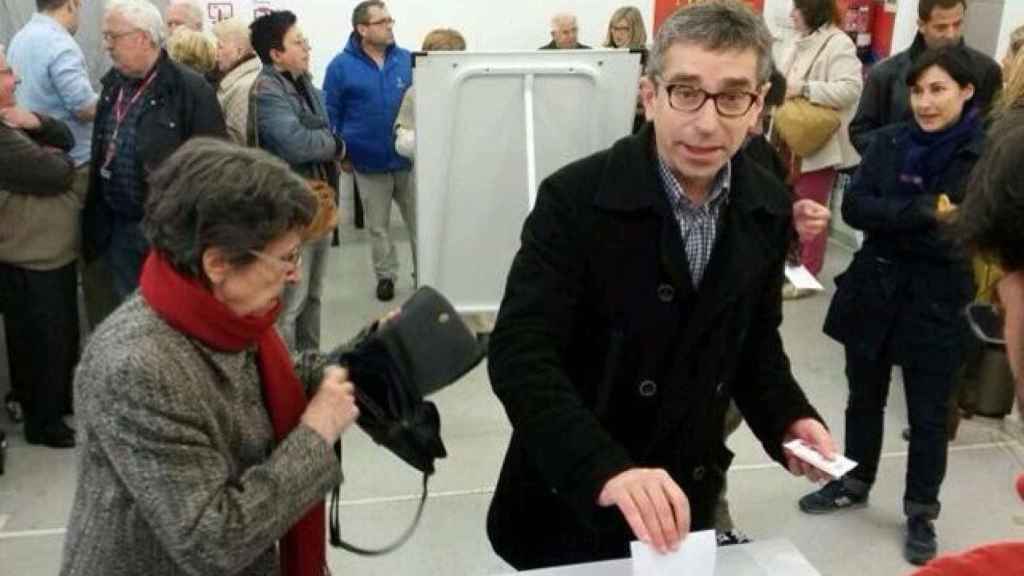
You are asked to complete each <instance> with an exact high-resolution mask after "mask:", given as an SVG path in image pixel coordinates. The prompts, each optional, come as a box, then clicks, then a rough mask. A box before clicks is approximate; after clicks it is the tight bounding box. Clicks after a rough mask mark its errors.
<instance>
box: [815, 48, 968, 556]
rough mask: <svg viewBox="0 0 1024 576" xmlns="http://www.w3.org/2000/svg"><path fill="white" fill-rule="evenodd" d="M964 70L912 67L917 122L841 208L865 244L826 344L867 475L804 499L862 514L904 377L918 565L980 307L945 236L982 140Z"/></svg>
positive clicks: (879, 143) (847, 275)
mask: <svg viewBox="0 0 1024 576" xmlns="http://www.w3.org/2000/svg"><path fill="white" fill-rule="evenodd" d="M969 62H970V60H969V59H968V57H967V55H966V54H964V53H963V52H962V49H961V48H957V47H949V48H942V49H937V50H929V51H926V52H924V53H922V54H921V55H920V56H919V57H918V58H917V59H916V60H915V61H914V63H913V65H912V66H911V69H910V71H909V72H908V74H907V79H906V81H907V86H908V87H909V89H910V107H911V110H912V112H913V118H912V119H909V120H908V121H906V122H903V123H900V124H894V125H891V126H888V127H886V128H883V129H882V130H880V131H879V137H878V138H877V139H876V140H875V143H874V144H873V145H872V147H871V148H870V149H869V151H868V153H867V155H866V156H865V157H864V160H863V162H862V163H861V165H860V168H859V169H858V171H857V173H856V174H855V175H854V178H853V182H852V183H851V185H850V187H849V189H848V190H847V192H846V196H845V198H844V199H843V206H842V213H843V219H844V220H846V222H847V223H848V224H850V226H852V227H854V228H856V229H858V230H862V231H863V232H864V243H863V246H862V247H861V249H860V250H859V251H858V252H857V253H856V254H855V255H854V258H853V261H852V262H851V263H850V267H849V268H847V270H846V271H845V272H844V273H842V274H840V275H839V276H837V277H836V287H837V289H836V294H835V297H834V299H833V300H832V303H831V305H830V307H829V311H828V316H827V318H826V320H825V333H826V334H828V335H829V336H831V337H832V338H834V339H836V340H837V341H839V342H840V343H842V344H843V345H844V347H845V349H846V377H847V381H848V383H849V387H850V395H849V399H848V401H847V406H846V455H847V456H848V457H850V458H852V459H853V460H855V461H857V462H859V464H860V465H859V466H857V468H855V469H854V470H853V471H851V472H850V473H849V474H847V475H846V476H845V477H843V478H841V479H839V480H836V481H833V482H830V483H829V484H827V485H825V486H824V487H823V488H822V489H820V490H818V491H817V492H814V493H811V494H809V495H807V496H805V497H804V498H802V499H801V500H800V509H801V510H803V511H804V512H806V513H809V514H825V513H829V512H834V511H837V510H840V509H843V508H856V507H864V506H866V505H867V502H868V493H869V491H870V490H871V486H872V484H874V481H875V476H876V473H877V471H878V460H879V456H880V454H881V450H882V435H883V430H882V426H883V420H884V411H885V404H886V398H887V396H888V392H889V382H890V379H891V374H892V368H893V366H894V365H898V366H900V367H901V368H902V371H903V381H904V390H905V393H906V396H907V409H908V412H909V419H910V454H909V458H908V461H907V475H906V487H905V491H904V494H903V510H904V513H905V514H906V517H907V523H906V526H905V530H904V538H905V539H904V556H905V557H906V559H907V560H908V561H909V562H911V563H914V564H924V563H926V562H927V561H928V560H930V559H931V558H933V557H934V556H935V554H936V539H935V528H934V521H935V519H936V518H938V515H939V509H940V504H939V487H940V486H941V485H942V480H943V478H944V476H945V474H946V448H947V443H948V439H947V431H946V426H947V418H946V416H947V411H948V402H949V397H950V392H951V391H952V389H953V387H954V384H955V381H956V373H957V369H958V368H959V366H960V363H961V356H962V353H963V348H964V345H965V339H966V335H967V333H966V329H965V327H964V324H963V320H962V315H961V311H962V310H963V308H964V306H965V305H966V304H967V303H968V302H969V301H970V299H971V297H972V296H973V287H972V277H971V271H970V267H969V262H968V260H967V258H966V256H965V255H964V254H962V253H961V252H960V251H958V250H957V249H956V247H955V245H954V244H953V242H952V241H951V240H950V239H949V237H948V235H947V234H946V231H945V226H944V221H945V220H947V219H948V217H949V215H951V214H953V213H954V212H955V210H956V206H957V205H959V204H960V203H961V202H962V201H963V200H964V195H965V193H966V182H967V178H968V175H969V174H970V171H971V169H972V168H973V167H974V164H975V163H976V162H977V160H978V158H979V157H980V155H981V148H982V144H983V138H984V129H983V126H982V122H981V118H980V116H979V113H978V110H977V109H976V108H975V106H974V104H973V99H974V78H973V75H972V72H971V69H970V63H969Z"/></svg>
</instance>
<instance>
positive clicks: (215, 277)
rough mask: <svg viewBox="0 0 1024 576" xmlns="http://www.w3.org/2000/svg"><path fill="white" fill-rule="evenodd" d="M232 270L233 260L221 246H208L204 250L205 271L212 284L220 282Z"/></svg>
mask: <svg viewBox="0 0 1024 576" xmlns="http://www.w3.org/2000/svg"><path fill="white" fill-rule="evenodd" d="M230 271H231V262H229V261H228V259H227V257H226V255H225V254H224V252H223V251H222V250H221V249H220V248H216V247H214V248H207V249H206V250H205V251H203V272H204V273H205V274H206V277H207V278H209V279H210V284H213V285H215V286H216V285H217V284H220V283H221V282H223V281H224V279H225V278H227V275H228V272H230Z"/></svg>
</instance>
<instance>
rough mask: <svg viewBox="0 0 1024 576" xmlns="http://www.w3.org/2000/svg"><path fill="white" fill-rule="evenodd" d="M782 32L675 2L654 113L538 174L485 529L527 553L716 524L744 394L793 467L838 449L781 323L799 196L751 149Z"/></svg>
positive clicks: (530, 563)
mask: <svg viewBox="0 0 1024 576" xmlns="http://www.w3.org/2000/svg"><path fill="white" fill-rule="evenodd" d="M770 47H771V36H770V34H769V33H768V30H767V29H766V27H765V25H764V23H763V21H762V20H761V19H760V18H759V17H758V16H757V15H755V14H754V13H753V12H752V11H751V10H750V9H749V8H747V7H746V6H744V5H743V4H740V3H738V2H736V1H729V0H723V1H720V2H711V3H701V4H697V5H693V6H689V7H687V8H684V9H682V10H680V11H678V12H676V13H675V14H674V15H673V16H672V17H671V18H669V19H668V20H667V21H666V22H665V23H664V24H663V25H662V27H661V28H660V30H659V32H658V36H657V38H656V40H655V43H654V46H653V49H652V51H651V55H650V60H649V62H648V68H647V71H646V75H645V76H644V78H643V79H642V81H641V92H642V97H643V103H644V108H645V111H646V115H647V118H648V119H649V120H650V121H651V122H649V123H648V124H647V125H646V126H645V127H644V128H643V129H642V130H641V131H640V132H639V133H638V134H636V135H634V136H632V137H628V138H625V139H623V140H620V141H619V142H617V143H616V144H615V145H613V146H612V148H610V149H608V150H605V151H602V152H599V153H597V154H595V155H593V156H591V157H589V158H585V159H583V160H580V161H577V162H574V163H572V164H570V165H568V166H566V167H565V168H563V169H562V170H560V171H559V172H556V173H555V174H554V175H552V176H551V177H549V178H548V179H546V180H545V181H544V182H543V183H542V184H541V186H540V190H539V193H538V195H537V202H536V206H535V207H534V209H533V211H532V213H531V214H530V216H529V217H528V219H527V221H526V224H525V225H524V228H523V234H522V246H521V248H520V250H519V253H518V254H517V255H516V257H515V260H514V262H513V264H512V269H511V271H510V273H509V278H508V283H507V287H506V291H505V295H504V300H503V302H502V305H501V310H500V312H499V314H498V321H497V325H496V327H495V329H494V332H493V333H492V335H491V339H490V351H489V359H488V366H489V370H490V378H491V383H492V386H493V388H494V390H495V393H496V394H497V395H498V397H499V399H500V400H501V401H502V403H503V404H504V406H505V409H506V411H507V413H508V416H509V419H510V420H511V423H512V429H513V432H512V439H511V443H510V445H509V447H508V451H507V453H506V455H505V461H504V465H503V467H502V471H501V475H500V478H499V480H498V485H497V488H496V489H495V494H494V499H493V500H492V502H491V508H490V512H489V514H488V534H489V537H490V540H491V543H492V544H493V546H494V548H495V550H496V551H497V552H498V554H499V555H501V556H502V557H503V558H504V559H505V560H506V561H508V562H509V563H510V564H512V565H513V566H515V567H516V568H518V569H525V568H535V567H540V566H550V565H557V564H570V563H578V562H587V561H594V560H600V559H607V558H615V557H624V556H628V554H629V542H630V541H631V540H634V539H639V540H642V541H644V542H647V543H649V544H650V545H651V546H652V547H654V548H655V549H656V550H658V551H662V552H664V551H667V550H670V549H674V548H676V547H677V546H678V544H679V542H680V540H681V538H682V537H684V536H685V535H686V533H687V532H688V531H690V530H700V529H707V528H711V527H712V526H713V524H714V510H715V505H716V500H717V496H718V493H719V492H720V490H721V487H722V482H723V479H724V474H725V470H726V469H727V468H728V466H729V463H730V461H731V459H732V454H731V453H730V452H729V451H728V449H727V448H726V447H725V444H724V442H723V433H722V427H723V421H724V415H725V412H726V410H727V408H728V407H729V403H730V401H731V400H735V402H736V405H737V406H738V407H739V409H740V411H741V412H742V414H743V416H744V418H745V419H746V421H747V423H748V424H749V426H750V428H751V430H752V431H753V432H754V433H755V434H756V435H757V437H758V438H759V439H760V440H761V442H762V443H763V445H764V447H765V449H766V450H767V452H768V454H769V455H770V456H771V457H772V458H773V459H775V460H776V461H777V462H779V463H780V464H781V465H783V466H785V467H787V468H788V469H789V470H790V471H791V472H792V473H793V474H796V475H807V476H809V477H810V478H811V479H812V480H816V479H818V478H820V477H821V474H820V473H818V472H817V471H816V470H814V469H812V468H810V467H809V466H808V465H806V464H804V463H802V462H801V461H800V460H798V459H796V458H795V457H794V456H793V455H792V454H790V453H789V452H787V451H785V450H784V449H783V446H782V445H783V443H784V442H787V441H789V440H794V439H799V440H802V441H803V442H805V443H806V444H807V445H810V446H812V447H813V448H814V449H816V450H817V451H818V452H820V453H821V454H823V455H825V457H827V458H831V457H832V456H833V453H834V451H835V448H834V443H833V440H832V437H831V435H830V434H829V432H828V431H827V430H826V428H825V426H824V425H823V424H822V422H821V417H820V416H819V415H818V413H817V412H816V411H815V409H814V408H813V407H812V406H811V404H810V403H809V402H808V400H807V398H806V397H805V396H804V393H803V392H802V391H801V389H800V387H799V385H798V384H797V382H796V380H795V379H794V378H793V374H792V372H791V370H790V365H789V360H788V358H787V357H786V353H785V352H784V350H783V347H782V340H781V336H780V334H779V325H780V323H781V321H782V304H781V291H782V282H783V270H784V264H785V260H786V251H787V247H788V245H789V241H790V235H791V230H792V221H793V218H792V211H793V208H792V205H791V203H790V197H789V194H788V193H787V191H786V189H785V187H784V185H783V184H782V183H781V182H779V181H778V179H777V178H775V177H774V176H773V175H772V174H771V173H769V172H768V171H766V170H765V169H764V168H762V167H760V166H759V165H757V164H756V163H754V162H752V161H751V160H749V159H748V158H747V157H746V153H745V151H743V150H741V147H742V146H743V143H744V141H745V139H746V136H747V134H748V132H749V131H750V130H751V129H752V128H753V126H754V124H755V123H756V122H757V121H758V118H759V113H760V111H761V109H762V107H763V105H764V97H765V93H766V92H767V90H768V78H769V75H770V73H771V56H770Z"/></svg>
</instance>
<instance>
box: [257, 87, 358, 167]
mask: <svg viewBox="0 0 1024 576" xmlns="http://www.w3.org/2000/svg"><path fill="white" fill-rule="evenodd" d="M257 82H266V83H267V84H270V83H271V82H272V81H270V80H268V79H266V78H260V79H259V80H257ZM256 98H257V113H258V114H259V118H258V121H257V126H259V130H260V135H259V136H260V144H261V145H262V147H263V148H266V149H268V150H273V151H274V153H275V154H277V155H278V156H280V157H281V158H282V159H283V160H284V161H285V162H287V163H289V164H292V165H297V164H306V163H308V162H328V161H331V160H334V159H335V158H336V157H337V155H338V153H339V149H338V146H339V143H338V140H337V139H336V138H335V137H334V133H333V132H332V131H331V129H330V126H328V124H327V121H326V119H322V118H316V117H314V116H312V115H309V116H308V117H307V118H305V120H304V119H303V118H299V116H298V115H296V113H295V110H294V108H293V107H292V105H291V103H290V102H289V101H288V95H287V94H285V93H284V92H282V91H280V90H275V89H271V88H270V87H269V86H260V88H259V89H258V90H257V91H256ZM314 122H315V123H314ZM343 151H344V149H343V148H342V150H340V152H343Z"/></svg>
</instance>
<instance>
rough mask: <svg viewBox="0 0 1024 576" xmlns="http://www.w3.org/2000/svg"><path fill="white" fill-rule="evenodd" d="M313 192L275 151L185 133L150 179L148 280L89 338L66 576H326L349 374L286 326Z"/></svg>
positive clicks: (350, 401) (351, 413)
mask: <svg viewBox="0 0 1024 576" xmlns="http://www.w3.org/2000/svg"><path fill="white" fill-rule="evenodd" d="M315 207H316V201H315V199H314V198H313V196H312V195H311V194H310V192H309V189H308V188H307V186H306V184H305V182H303V180H302V179H301V178H299V177H297V176H296V175H295V174H294V173H293V172H292V171H291V170H290V169H289V168H288V166H287V165H286V164H285V163H283V162H282V161H280V160H278V159H276V158H274V157H272V156H270V155H269V154H267V153H265V152H262V151H259V150H255V149H247V148H240V147H236V146H234V145H232V144H228V143H226V142H223V141H219V140H212V139H206V138H198V139H194V140H191V141H190V142H189V143H187V144H186V145H184V146H183V147H182V148H181V149H180V150H179V151H178V152H176V153H175V154H174V155H173V156H172V157H171V158H170V159H168V160H167V161H166V162H164V163H163V165H162V166H161V168H160V169H159V170H157V171H156V172H155V173H154V174H153V176H152V188H151V190H150V196H149V199H148V202H147V205H146V217H145V220H144V222H143V228H144V232H145V235H146V238H147V240H148V241H149V242H150V244H151V246H152V247H153V250H152V252H151V253H150V255H149V256H148V258H147V260H146V263H145V265H144V267H143V272H142V278H141V290H140V292H139V293H137V294H136V295H134V296H133V297H132V298H131V299H130V300H128V301H127V302H126V303H125V304H124V305H123V306H121V307H120V308H119V309H118V310H117V311H116V312H115V313H114V314H113V315H112V316H110V318H108V319H107V321H106V322H104V324H102V325H101V326H100V327H99V328H98V329H97V331H96V332H95V333H94V335H93V336H92V338H91V339H90V340H89V344H88V346H87V347H86V350H85V352H84V354H83V358H82V362H81V365H80V367H79V369H78V374H77V380H76V385H77V386H78V390H79V391H80V392H79V394H78V398H77V415H78V422H79V428H80V439H81V442H82V459H81V464H80V469H79V473H78V486H77V489H76V492H75V498H74V505H73V508H72V511H71V518H70V521H69V525H68V533H67V539H66V540H65V544H64V559H63V567H62V569H61V574H63V575H65V576H70V575H77V574H82V575H92V574H103V575H104V576H118V575H129V574H132V575H134V574H149V575H154V576H162V575H168V576H169V575H178V574H182V575H184V574H224V575H229V574H231V575H235V574H237V575H242V574H244V575H257V574H259V575H271V574H279V573H280V574H284V575H286V576H296V575H299V576H314V575H315V576H321V575H322V573H323V568H324V565H325V564H324V562H325V535H324V506H323V502H322V499H323V497H324V494H325V493H326V492H327V491H328V490H330V489H331V488H332V487H333V486H335V485H336V484H337V483H338V482H339V481H340V480H341V472H340V466H339V463H338V460H337V457H336V456H335V455H334V453H333V451H332V449H331V446H332V444H334V443H335V442H336V441H337V440H338V439H339V437H340V436H341V434H342V432H343V431H344V430H345V429H346V428H347V427H348V426H349V425H350V424H351V423H352V422H353V420H354V419H355V418H356V416H357V414H358V411H357V409H356V408H355V403H354V396H353V387H352V384H351V383H350V382H347V381H346V378H347V377H346V374H345V372H344V371H343V370H342V369H340V368H337V367H326V368H325V366H324V361H323V360H322V359H321V357H320V356H319V355H318V354H316V353H308V354H305V355H303V356H300V357H298V358H297V359H293V358H292V357H291V356H289V354H288V350H287V348H286V347H285V345H284V343H283V342H282V340H281V337H280V336H279V335H278V333H277V331H276V330H275V328H274V322H275V321H276V319H277V316H278V315H279V314H280V312H281V293H282V292H283V290H284V287H285V286H286V285H287V284H293V283H295V282H297V281H298V279H299V278H298V275H299V266H300V260H301V257H302V239H303V232H304V229H305V227H306V226H307V225H308V223H309V222H310V221H311V219H312V217H313V214H314V210H315Z"/></svg>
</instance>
